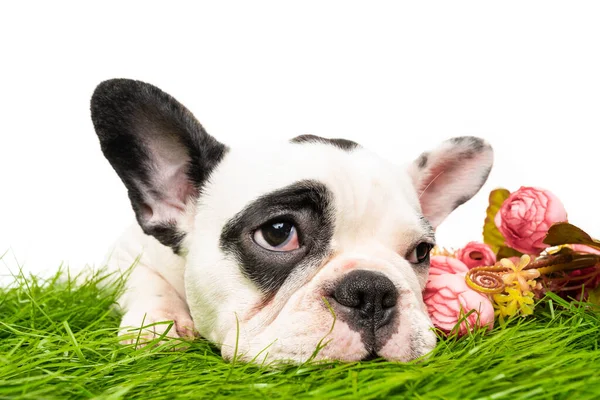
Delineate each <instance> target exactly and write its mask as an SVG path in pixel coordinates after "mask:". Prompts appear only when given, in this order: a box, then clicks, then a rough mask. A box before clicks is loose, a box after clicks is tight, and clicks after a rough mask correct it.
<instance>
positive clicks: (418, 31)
mask: <svg viewBox="0 0 600 400" xmlns="http://www.w3.org/2000/svg"><path fill="white" fill-rule="evenodd" d="M9 4H10V5H9ZM595 4H598V3H595ZM595 4H594V2H567V1H564V2H560V3H558V2H551V1H543V2H523V1H518V2H494V3H488V2H482V1H474V2H440V3H431V2H412V3H411V4H405V3H402V4H401V5H398V4H396V3H381V2H366V1H365V2H363V3H361V4H358V3H353V2H342V3H333V2H323V1H318V2H309V1H302V2H296V3H294V4H292V3H290V2H285V3H284V2H256V1H253V2H228V1H218V2H216V1H215V2H212V3H211V4H207V3H198V2H194V3H192V2H189V3H185V2H175V1H171V2H164V3H162V4H158V3H153V2H149V1H144V2H138V3H133V2H110V1H102V2H97V3H96V5H90V4H88V2H83V1H78V2H72V3H64V2H56V1H44V2H38V3H31V2H24V1H23V2H4V3H3V5H2V6H0V38H1V39H0V41H1V42H0V44H1V47H0V254H2V253H3V252H4V251H5V250H8V253H7V254H6V255H5V257H4V260H3V261H2V262H0V275H6V274H7V273H8V272H7V271H8V269H9V268H10V269H11V270H13V271H14V268H15V267H16V265H24V266H25V267H26V268H27V269H29V270H34V271H42V270H52V269H55V268H57V267H58V266H59V264H60V263H61V262H63V261H64V262H65V263H66V264H67V265H70V266H71V267H74V268H79V267H82V266H84V265H85V264H86V263H91V264H95V265H98V263H99V262H100V261H101V260H102V257H103V255H104V253H105V251H106V249H107V248H108V247H109V246H110V244H111V242H112V241H113V239H114V238H116V236H117V235H118V234H119V233H120V232H121V230H122V229H124V228H125V227H126V226H127V225H128V224H129V223H130V222H131V221H132V218H133V213H132V212H131V211H130V206H129V203H128V199H127V196H126V192H125V189H124V187H123V186H122V184H121V182H120V181H119V179H118V177H117V175H116V174H115V173H114V172H113V170H112V169H111V167H110V165H109V164H108V162H107V161H106V160H105V159H104V158H103V156H102V154H101V152H100V148H99V145H98V142H97V139H96V136H95V134H94V131H93V127H92V123H91V121H90V118H89V109H88V107H89V98H90V95H91V93H92V91H93V90H94V87H95V85H96V84H98V83H99V82H100V81H102V80H104V79H109V78H114V77H127V78H135V79H140V80H144V81H147V82H151V83H153V84H155V85H157V86H159V87H161V88H162V89H163V90H165V91H167V92H169V93H171V94H172V95H173V96H175V97H176V98H178V99H179V100H180V101H181V102H182V103H184V104H185V105H186V106H187V107H188V108H190V109H191V110H192V112H194V113H195V114H196V116H197V117H198V118H199V120H200V121H201V122H202V123H203V125H204V126H205V128H206V129H207V130H208V131H209V133H211V134H212V135H213V136H215V137H217V138H218V139H219V140H220V141H222V142H224V143H227V144H229V145H236V144H241V143H244V142H245V143H251V144H252V145H253V146H260V144H261V143H262V142H265V141H271V140H279V141H281V140H287V139H288V138H291V137H293V136H296V135H298V134H303V133H312V134H317V135H322V136H327V137H345V138H349V139H353V140H355V141H357V142H359V143H361V144H362V145H363V146H365V147H368V148H371V149H372V150H375V151H376V152H378V153H380V154H381V155H382V156H384V157H386V158H388V159H390V160H393V161H397V162H398V163H403V162H405V161H406V160H408V159H411V158H414V157H416V156H417V155H418V154H419V153H420V152H421V151H422V150H425V149H427V148H429V147H432V146H434V145H435V144H437V142H439V141H441V140H443V139H446V138H448V137H450V136H453V135H465V134H468V135H479V136H482V137H484V138H486V139H487V140H488V141H490V142H491V143H492V144H493V146H494V148H495V150H496V164H495V168H494V170H493V172H492V174H491V176H490V179H489V181H488V183H487V184H486V186H485V187H484V189H483V190H482V191H481V192H480V193H479V194H478V195H477V196H476V197H475V198H474V200H472V201H471V202H469V203H467V204H466V205H464V206H463V207H461V208H460V209H459V210H457V211H456V212H455V213H454V214H453V215H452V216H451V217H450V218H449V219H448V220H447V221H446V222H445V223H444V224H443V225H442V227H440V229H439V230H438V242H439V243H440V244H442V245H446V246H460V245H462V244H464V243H465V242H467V241H470V240H480V238H481V226H482V223H483V218H484V214H485V208H486V204H487V195H488V193H489V191H490V190H491V189H493V188H495V187H498V186H504V187H507V188H509V189H511V190H514V189H517V188H518V187H519V186H521V185H534V186H539V187H544V188H548V189H551V190H552V191H554V192H555V193H556V194H557V195H558V196H559V197H560V198H561V199H562V200H563V202H564V204H565V206H566V208H567V210H568V212H569V218H570V220H571V222H573V223H575V224H577V225H579V226H581V227H583V228H584V229H586V230H588V231H589V232H590V233H592V234H595V235H596V236H600V209H599V207H598V195H597V193H598V188H597V187H598V183H597V181H598V168H597V164H598V162H597V160H598V150H599V149H598V146H597V144H598V139H597V138H598V135H599V134H600V23H599V21H600V12H599V11H600V9H599V7H598V6H596V5H595ZM307 162H310V160H307Z"/></svg>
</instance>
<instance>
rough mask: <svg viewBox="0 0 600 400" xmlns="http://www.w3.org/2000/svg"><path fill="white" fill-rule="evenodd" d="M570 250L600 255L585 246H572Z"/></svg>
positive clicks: (593, 249)
mask: <svg viewBox="0 0 600 400" xmlns="http://www.w3.org/2000/svg"><path fill="white" fill-rule="evenodd" d="M571 248H572V249H573V250H575V251H577V252H579V253H589V254H600V251H598V250H596V249H595V248H593V247H590V246H586V245H585V244H572V245H571Z"/></svg>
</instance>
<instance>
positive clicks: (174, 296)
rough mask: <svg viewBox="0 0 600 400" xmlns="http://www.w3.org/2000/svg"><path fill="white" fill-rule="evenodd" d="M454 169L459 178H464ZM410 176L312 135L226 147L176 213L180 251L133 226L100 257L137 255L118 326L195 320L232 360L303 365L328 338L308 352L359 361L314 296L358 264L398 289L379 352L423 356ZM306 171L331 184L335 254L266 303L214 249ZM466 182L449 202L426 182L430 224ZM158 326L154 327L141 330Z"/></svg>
mask: <svg viewBox="0 0 600 400" xmlns="http://www.w3.org/2000/svg"><path fill="white" fill-rule="evenodd" d="M446 147H448V146H446ZM448 152H452V148H446V149H445V150H444V151H443V152H442V153H443V156H446V157H447V156H448ZM438 157H441V156H439V155H438ZM488 161H489V160H488ZM490 165H491V161H489V162H487V161H485V160H484V161H481V160H480V161H478V162H475V163H473V164H472V165H469V168H470V171H473V170H481V169H485V168H488V167H489V166H490ZM409 170H410V174H409V172H408V171H409ZM461 171H462V170H461V169H460V168H459V171H458V173H457V176H458V177H459V178H465V177H467V178H468V177H470V176H471V175H472V174H471V175H469V174H466V175H465V174H464V173H462V172H461ZM425 172H426V171H425ZM425 172H423V173H425ZM415 174H416V175H418V174H419V171H418V168H416V167H415V166H413V167H410V168H409V169H407V168H406V167H398V166H395V165H393V164H390V163H389V162H386V161H384V160H382V159H380V158H379V157H377V156H375V155H373V154H372V153H371V152H369V151H367V150H365V149H362V148H357V149H355V150H353V151H351V152H347V151H343V150H340V149H338V148H336V147H334V146H332V145H329V144H322V143H302V144H291V143H282V144H277V145H272V146H269V147H259V148H253V149H251V150H247V149H236V148H233V149H231V150H230V151H229V152H228V153H227V155H226V156H225V158H224V159H223V160H222V161H221V163H220V164H219V165H218V166H217V168H216V170H215V171H214V172H213V174H212V176H211V179H210V182H209V183H208V184H207V185H206V186H205V187H204V188H203V194H202V196H201V197H200V199H199V200H198V202H197V204H195V205H194V206H192V207H189V208H188V209H187V211H186V215H187V218H183V219H181V220H182V221H187V222H185V223H184V224H183V226H182V229H184V230H185V231H186V232H187V235H186V238H185V240H184V243H183V248H184V249H185V250H186V255H185V257H179V256H176V255H174V254H173V252H172V251H171V249H169V248H167V247H164V246H163V245H161V244H160V243H159V242H158V241H157V240H155V239H154V238H152V237H149V236H147V235H145V234H144V233H143V232H142V231H141V229H140V228H139V227H137V225H136V226H134V227H132V228H131V229H130V230H129V231H128V232H126V233H125V235H124V236H123V237H122V239H121V240H119V241H118V242H117V245H116V248H115V250H114V253H113V255H112V257H111V258H110V265H111V266H112V267H113V268H120V269H124V268H128V267H129V266H130V265H131V264H133V263H134V261H135V260H136V258H137V257H138V256H139V255H140V254H141V257H140V259H139V261H138V263H137V266H136V268H135V270H134V272H133V274H132V276H131V278H130V280H129V283H128V291H127V293H126V294H125V295H124V296H123V298H122V299H121V305H122V307H123V309H124V311H125V315H124V317H123V322H122V328H123V331H126V330H127V327H137V326H140V324H141V321H142V320H143V319H144V317H145V318H146V320H145V322H146V323H148V322H149V321H150V322H155V321H159V320H162V319H166V320H174V322H175V327H174V328H175V329H174V330H173V331H172V332H170V333H171V334H170V336H184V335H189V334H191V332H190V331H189V330H186V327H187V325H189V324H190V322H191V320H193V324H194V327H195V329H196V330H197V332H198V333H199V334H200V335H202V336H203V337H205V338H207V339H209V340H210V341H212V342H214V343H217V344H218V345H219V346H220V347H221V349H222V353H223V356H224V357H225V358H228V359H231V358H233V357H234V349H235V348H236V343H237V349H238V350H237V351H238V353H237V357H238V358H239V359H242V360H246V361H250V360H252V359H255V357H257V358H258V361H263V359H266V360H268V361H269V360H291V361H295V362H301V361H304V360H306V359H308V358H309V357H310V356H311V355H312V354H313V352H314V351H315V347H316V346H317V344H318V343H319V342H320V341H321V340H323V342H322V343H327V344H326V346H325V347H324V348H323V349H322V350H321V351H320V352H319V354H318V356H317V359H338V360H346V361H350V360H359V359H361V358H363V357H364V356H366V355H367V353H368V352H367V350H366V349H365V345H364V344H363V343H362V341H361V338H360V335H359V334H358V333H357V332H355V331H353V330H351V329H350V327H349V326H348V325H347V324H346V323H344V322H342V321H340V320H338V321H336V323H335V325H334V324H333V322H334V317H333V315H332V313H331V311H330V310H329V309H328V307H327V306H326V305H325V304H324V302H323V296H324V287H326V286H327V284H331V283H332V282H334V281H336V280H338V279H339V278H340V277H341V276H343V275H344V274H346V273H348V272H349V271H352V270H355V269H366V270H373V271H379V272H382V273H383V274H385V275H386V276H387V277H388V278H389V279H390V280H391V281H392V282H393V284H394V285H395V286H396V288H397V290H398V292H399V294H400V295H399V301H398V307H399V308H400V310H401V313H400V315H401V317H400V318H399V321H398V322H399V323H397V326H396V327H395V333H394V334H393V335H392V338H391V339H390V340H389V341H388V342H387V343H386V344H385V346H383V348H382V349H381V351H380V354H379V355H380V356H382V357H385V358H387V359H389V360H399V361H407V360H410V359H413V358H415V357H418V356H421V355H424V354H426V353H427V352H429V351H430V350H431V349H432V348H433V347H434V346H435V335H434V334H433V332H432V331H431V322H430V320H429V317H428V316H427V314H426V309H425V307H424V304H423V299H422V295H421V292H422V290H423V288H424V286H425V282H426V279H427V273H426V271H424V272H420V273H418V272H416V270H415V268H413V266H412V265H411V264H410V263H409V262H408V261H407V260H406V259H405V255H406V254H407V252H408V251H409V250H410V246H414V245H415V241H418V240H419V238H420V237H421V236H422V235H423V234H424V233H426V232H424V229H423V225H422V221H421V219H420V214H421V203H420V202H419V196H418V195H417V191H416V189H415V187H414V185H413V182H414V181H415ZM447 178H450V177H447ZM306 179H311V180H316V181H319V182H321V183H323V184H324V185H325V186H326V187H327V188H328V189H329V190H330V191H331V192H332V193H333V196H334V205H335V230H334V235H333V241H332V247H333V250H334V256H333V257H331V258H330V259H327V260H323V262H322V264H321V265H320V266H318V268H316V269H314V270H309V271H301V272H295V273H293V274H292V275H291V276H290V278H289V279H288V280H287V281H286V282H285V283H284V285H283V286H282V287H281V289H280V290H279V291H278V293H277V294H276V295H275V296H274V297H273V298H272V299H271V300H270V301H269V302H268V303H267V304H264V298H263V295H262V293H261V292H260V291H259V290H258V289H257V287H256V286H255V285H254V284H253V283H252V282H251V281H250V280H249V279H248V278H247V277H245V276H244V275H243V273H242V272H241V268H240V266H239V265H238V262H237V260H235V259H234V258H232V257H230V256H228V255H226V254H225V253H223V252H222V250H221V249H220V248H219V238H220V235H221V231H222V229H223V226H224V225H225V224H226V223H227V222H228V220H229V219H231V218H232V217H233V216H234V215H235V214H236V213H238V212H239V211H240V210H242V209H243V208H244V207H245V206H246V205H248V204H249V203H250V202H251V201H253V200H255V199H256V198H258V197H259V196H261V195H263V194H265V193H268V192H271V191H273V190H277V189H280V188H282V187H285V186H288V185H290V184H292V183H294V182H297V181H300V180H306ZM474 185H479V183H469V182H465V181H462V182H461V183H460V185H455V186H454V187H453V189H448V190H451V192H452V193H454V194H453V195H452V196H450V197H449V198H447V199H444V193H443V192H440V191H443V190H444V187H443V186H438V187H436V190H437V191H438V192H436V193H435V195H436V196H435V197H434V198H433V200H432V201H435V203H436V206H435V207H434V208H435V219H436V221H435V222H436V225H437V224H438V223H439V222H441V220H442V219H443V218H444V217H445V215H447V213H448V212H450V211H451V207H450V206H448V205H447V204H446V203H450V204H452V203H453V202H455V201H456V196H457V195H458V196H460V195H462V194H464V193H472V192H473V191H475V192H476V191H477V190H478V188H479V187H477V188H473V186H474ZM473 194H474V193H473ZM471 195H472V194H471ZM440 209H445V210H446V209H447V210H448V211H447V212H446V211H442V212H440V211H439V210H440ZM444 213H445V214H444ZM332 327H333V328H332ZM160 333H161V332H160V331H156V330H154V331H151V332H147V334H146V337H147V338H151V337H153V336H155V335H157V334H160Z"/></svg>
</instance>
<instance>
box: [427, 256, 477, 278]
mask: <svg viewBox="0 0 600 400" xmlns="http://www.w3.org/2000/svg"><path fill="white" fill-rule="evenodd" d="M468 271H469V268H467V266H466V265H465V264H464V263H463V262H462V261H460V260H458V259H456V258H454V257H448V256H431V259H430V262H429V276H432V275H442V274H458V273H460V272H463V273H465V272H468Z"/></svg>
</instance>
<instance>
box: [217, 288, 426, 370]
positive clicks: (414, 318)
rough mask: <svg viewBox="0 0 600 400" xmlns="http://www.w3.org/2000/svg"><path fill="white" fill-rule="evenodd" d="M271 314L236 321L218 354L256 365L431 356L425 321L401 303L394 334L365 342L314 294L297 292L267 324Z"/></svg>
mask: <svg viewBox="0 0 600 400" xmlns="http://www.w3.org/2000/svg"><path fill="white" fill-rule="evenodd" d="M270 311H271V310H269V309H268V307H267V308H266V309H263V310H261V311H260V312H258V313H257V314H255V315H253V317H252V318H251V319H250V320H248V321H243V320H242V321H240V325H239V329H238V328H235V327H234V328H233V329H230V330H229V332H228V333H227V334H226V335H225V341H224V343H223V344H222V346H221V352H222V355H223V357H224V358H225V359H227V360H230V361H231V360H234V359H235V360H239V361H244V362H256V363H266V364H271V363H274V362H275V363H293V364H298V363H303V362H306V361H308V360H314V361H343V362H352V361H361V360H369V359H373V358H385V359H386V360H388V361H399V362H408V361H411V360H413V359H415V358H419V357H421V356H424V355H426V354H427V353H429V352H430V351H431V350H432V349H433V348H434V347H435V344H436V336H435V334H434V332H433V330H432V324H431V321H430V319H429V317H428V316H427V315H426V313H424V312H423V311H422V310H421V309H420V307H419V306H418V305H417V304H414V303H412V302H411V303H408V302H407V303H403V304H402V306H401V311H400V313H399V317H398V318H396V320H395V322H394V323H393V326H391V327H389V328H390V329H391V330H392V332H391V334H390V333H389V332H387V333H386V334H381V333H378V334H375V335H374V336H373V337H369V338H367V337H366V336H365V334H364V332H363V333H361V332H357V331H356V330H354V329H352V328H351V327H350V325H349V324H348V323H347V322H345V321H342V320H340V319H339V318H335V319H334V317H333V314H332V312H331V310H330V309H328V308H327V307H325V306H324V305H323V302H322V299H317V296H316V295H315V294H314V292H312V293H311V291H310V290H306V289H305V290H300V291H298V292H296V293H295V294H294V295H293V296H292V298H290V300H289V301H288V302H287V303H286V304H285V306H284V307H283V309H282V310H281V311H280V312H279V313H277V315H276V317H275V318H274V319H273V320H272V322H270V323H267V322H266V321H267V320H268V319H269V315H270Z"/></svg>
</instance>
